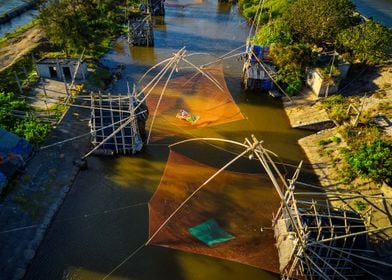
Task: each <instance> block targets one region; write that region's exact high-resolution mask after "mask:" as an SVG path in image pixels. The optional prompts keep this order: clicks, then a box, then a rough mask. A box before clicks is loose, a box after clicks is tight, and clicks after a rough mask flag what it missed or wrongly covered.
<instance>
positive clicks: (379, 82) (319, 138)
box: [284, 66, 392, 238]
mask: <svg viewBox="0 0 392 280" xmlns="http://www.w3.org/2000/svg"><path fill="white" fill-rule="evenodd" d="M391 80H392V66H382V67H378V68H376V70H375V71H367V72H365V73H363V74H362V75H361V76H359V77H356V80H354V81H353V82H352V83H350V84H349V86H347V87H346V88H345V90H344V92H345V95H350V96H352V95H356V96H359V99H360V102H359V103H360V104H362V112H363V114H362V115H367V117H377V116H378V115H383V116H385V117H386V118H387V119H389V120H391V118H392V87H391V84H390V81H391ZM365 93H366V95H365V96H364V94H365ZM317 102H318V100H317V99H316V98H315V97H313V96H312V95H309V94H305V95H304V96H301V97H297V98H295V99H294V102H288V101H286V102H285V103H284V107H285V111H286V113H287V116H288V118H289V119H290V122H291V124H292V126H295V124H297V122H298V120H299V119H301V118H305V119H307V122H310V123H317V122H318V116H320V115H322V116H325V115H326V112H325V111H324V110H323V109H321V107H320V106H317ZM315 110H318V111H319V114H315V113H314V111H315ZM342 129H343V127H342V126H337V127H334V128H329V129H321V130H320V131H319V132H317V133H314V134H312V135H310V136H307V137H304V138H302V139H300V140H299V141H298V144H299V145H300V146H301V148H302V149H303V150H304V152H305V154H306V156H307V158H308V160H309V162H310V164H311V166H312V168H313V170H314V172H315V174H316V175H317V177H318V179H319V185H320V186H321V187H323V188H324V189H325V190H326V192H327V193H328V192H341V193H342V194H344V193H346V192H349V193H355V194H357V196H356V197H355V198H352V197H345V196H343V195H342V197H341V199H339V200H336V199H331V200H330V202H331V204H332V205H333V206H334V207H343V208H346V209H352V210H354V211H357V212H359V213H360V214H361V215H362V216H363V217H366V219H367V224H368V226H369V229H373V228H382V227H386V226H391V225H392V219H391V216H390V213H392V207H391V201H390V200H385V199H382V197H383V196H384V197H391V193H392V192H391V188H390V187H387V186H386V185H384V186H383V187H382V188H380V186H378V185H376V184H375V183H374V182H372V181H370V180H365V179H362V178H356V179H355V180H353V181H350V180H348V178H346V177H345V175H347V174H344V171H345V170H346V169H345V168H346V166H345V165H346V163H345V160H344V154H343V153H342V149H345V148H347V147H348V146H349V143H346V141H345V139H344V137H343V136H342V135H341V132H342ZM383 129H384V132H383V133H384V135H385V137H387V139H388V138H389V139H392V135H391V129H392V127H391V126H389V128H388V127H384V128H383ZM361 195H362V196H363V195H368V196H376V197H373V198H362V197H361ZM384 233H385V236H384V237H388V238H390V237H391V236H392V231H390V230H387V231H384Z"/></svg>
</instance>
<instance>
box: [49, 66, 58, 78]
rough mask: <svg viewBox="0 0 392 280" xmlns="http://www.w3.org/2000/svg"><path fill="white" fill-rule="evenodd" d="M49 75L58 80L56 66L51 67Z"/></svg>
mask: <svg viewBox="0 0 392 280" xmlns="http://www.w3.org/2000/svg"><path fill="white" fill-rule="evenodd" d="M49 73H50V77H51V78H57V69H56V66H49Z"/></svg>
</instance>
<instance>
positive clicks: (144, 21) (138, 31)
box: [128, 15, 154, 47]
mask: <svg viewBox="0 0 392 280" xmlns="http://www.w3.org/2000/svg"><path fill="white" fill-rule="evenodd" d="M128 43H129V44H130V45H132V46H143V47H152V46H154V32H153V29H152V21H151V16H150V15H147V16H145V17H135V18H133V19H131V20H129V21H128Z"/></svg>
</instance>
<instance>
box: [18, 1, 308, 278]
mask: <svg viewBox="0 0 392 280" xmlns="http://www.w3.org/2000/svg"><path fill="white" fill-rule="evenodd" d="M248 32H249V26H248V24H247V23H246V21H245V20H244V19H243V18H242V17H241V16H240V15H239V14H238V10H237V7H236V6H235V5H233V6H232V5H230V4H227V3H219V2H218V1H217V0H204V1H202V2H199V3H198V4H197V5H196V4H195V5H193V6H188V7H186V8H178V7H167V8H166V16H165V17H164V18H157V19H155V24H154V38H155V46H154V48H144V47H132V48H131V49H129V48H128V46H127V45H126V43H125V39H121V38H120V39H119V40H118V41H117V42H116V44H115V47H114V48H113V50H112V51H110V52H109V53H108V54H107V55H105V56H104V57H103V59H102V63H104V64H106V65H108V66H109V67H113V68H114V67H116V65H118V64H124V66H125V69H124V75H123V77H125V78H126V80H128V81H130V82H133V81H137V80H138V79H139V78H140V77H141V76H142V74H143V73H144V72H145V71H146V70H147V69H149V68H150V67H151V66H152V65H154V64H156V63H158V62H159V61H161V60H163V59H165V58H167V57H169V56H171V55H172V53H173V52H176V51H178V50H179V49H181V48H182V47H184V46H185V47H186V50H187V52H188V53H189V54H190V53H204V55H194V56H192V57H191V58H190V59H192V62H194V63H195V64H199V65H200V64H202V63H204V62H205V61H206V57H207V59H208V60H212V59H213V58H216V57H219V56H221V55H223V54H225V53H228V52H229V51H231V50H233V49H236V48H240V50H242V51H243V50H244V46H243V45H244V42H245V40H246V36H247V35H248ZM207 54H208V55H207ZM241 70H242V62H241V61H239V60H237V59H236V58H233V59H229V60H225V61H224V71H225V79H226V82H227V84H228V88H229V90H230V92H231V93H232V95H233V98H234V100H235V101H236V103H237V104H238V106H239V107H240V109H241V111H242V112H243V114H244V115H245V116H246V119H245V120H243V121H237V122H234V123H230V124H225V125H220V126H216V127H211V128H203V129H199V130H194V132H192V135H188V137H189V138H191V137H201V136H202V137H220V138H225V139H232V140H237V141H240V142H242V141H243V140H244V137H250V135H251V134H254V135H255V136H256V137H258V138H259V139H262V140H264V144H265V147H267V148H269V149H270V150H272V151H274V152H276V153H277V154H279V155H280V157H281V159H282V160H283V161H284V162H288V163H291V164H297V163H298V162H299V161H300V160H302V159H304V158H305V156H304V154H303V152H302V150H301V149H300V147H299V146H298V145H297V140H298V139H299V138H302V137H304V136H305V135H307V133H306V132H304V131H300V130H294V129H291V128H290V125H289V122H288V119H287V116H286V115H285V113H284V110H283V108H282V104H281V101H280V100H275V99H273V98H272V97H270V96H268V95H266V94H262V93H256V92H255V93H251V92H244V91H243V90H242V89H241V86H240V78H241ZM180 71H181V69H180ZM113 91H114V92H116V93H118V92H119V91H122V92H124V91H125V82H124V81H120V82H119V83H118V84H117V85H116V86H115V87H114V89H113ZM182 137H183V136H182ZM220 148H221V149H220V150H216V149H214V148H213V147H211V146H208V145H204V144H196V143H194V144H192V145H190V144H188V145H185V146H182V147H181V148H180V150H181V153H183V154H185V155H187V156H189V157H191V158H193V159H196V160H198V161H201V162H204V163H206V164H210V165H215V166H222V163H224V162H225V161H227V160H228V159H230V158H232V157H234V156H233V155H232V154H230V153H228V152H224V151H222V149H229V147H225V146H224V147H222V146H221V147H220ZM168 151H169V150H168V148H167V143H160V144H159V145H149V146H146V147H145V149H144V150H143V151H142V152H141V153H140V154H137V155H135V156H130V157H114V158H109V157H106V158H105V157H101V158H96V157H92V158H89V161H88V163H89V169H88V170H86V171H82V172H80V173H79V175H78V176H77V178H76V180H75V182H74V185H73V187H72V189H71V191H70V193H69V194H68V195H67V198H66V200H65V202H64V204H63V206H62V207H61V209H60V210H59V212H58V214H57V216H56V218H55V220H54V222H53V224H52V226H51V227H50V229H49V230H48V232H47V235H46V237H45V239H44V241H43V243H42V245H41V247H40V249H39V250H38V251H37V254H36V256H35V258H34V260H33V263H32V265H31V266H30V268H29V270H28V272H27V275H26V278H25V279H67V280H70V279H73V280H74V279H75V280H76V279H78V280H79V279H83V280H84V279H86V280H90V279H91V280H92V279H94V280H95V279H102V278H104V277H105V275H107V274H108V273H109V272H110V271H111V270H112V269H113V268H114V267H116V266H117V265H119V264H120V263H121V262H122V261H123V260H124V259H126V258H127V257H128V256H129V255H130V254H131V252H133V251H134V250H135V249H136V248H138V247H139V246H140V245H141V244H143V243H144V242H145V241H146V239H147V235H148V208H147V202H148V200H149V199H150V198H151V196H152V194H153V193H154V191H155V189H156V187H157V186H158V184H159V182H160V179H161V176H162V173H163V171H164V168H165V164H166V160H167V156H168ZM235 168H236V170H239V171H245V170H246V171H247V170H248V169H247V166H236V167H235ZM271 198H272V195H271ZM268 199H269V198H268V197H264V198H263V200H268ZM242 203H246V201H242ZM261 238H262V236H261ZM109 279H145V280H151V279H167V280H169V279H170V280H172V279H180V280H181V279H184V280H197V279H217V280H220V279H222V280H223V279H225V280H227V279H233V280H234V279H245V280H246V279H249V280H250V279H267V280H268V279H279V277H278V276H277V275H274V274H271V273H268V272H265V271H262V270H261V269H258V268H254V267H250V266H247V265H243V264H239V263H235V262H230V261H226V260H221V259H217V258H212V257H207V256H202V255H196V254H192V253H187V252H182V251H177V250H172V249H169V248H163V247H158V246H146V247H144V248H143V249H142V250H141V251H140V252H138V254H136V255H135V256H134V257H133V258H132V259H130V260H129V261H127V262H125V263H124V264H122V265H121V266H120V268H119V269H117V270H116V271H115V273H113V275H112V276H111V277H110V278H109Z"/></svg>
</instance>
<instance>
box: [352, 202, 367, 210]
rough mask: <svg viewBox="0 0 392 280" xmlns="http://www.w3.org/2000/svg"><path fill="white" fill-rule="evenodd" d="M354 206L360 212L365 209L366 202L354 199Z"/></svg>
mask: <svg viewBox="0 0 392 280" xmlns="http://www.w3.org/2000/svg"><path fill="white" fill-rule="evenodd" d="M354 206H355V208H356V209H357V210H358V211H359V212H362V211H364V210H365V209H366V206H367V204H366V203H365V202H363V201H362V200H355V201H354Z"/></svg>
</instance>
